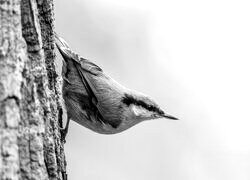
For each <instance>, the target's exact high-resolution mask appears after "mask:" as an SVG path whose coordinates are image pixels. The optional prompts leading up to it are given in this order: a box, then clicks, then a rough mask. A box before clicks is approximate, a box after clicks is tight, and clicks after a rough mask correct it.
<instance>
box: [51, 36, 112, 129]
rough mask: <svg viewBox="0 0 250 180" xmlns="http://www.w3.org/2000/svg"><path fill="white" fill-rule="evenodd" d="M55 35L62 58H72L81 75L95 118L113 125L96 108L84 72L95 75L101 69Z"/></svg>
mask: <svg viewBox="0 0 250 180" xmlns="http://www.w3.org/2000/svg"><path fill="white" fill-rule="evenodd" d="M55 37H56V45H57V48H58V49H59V52H60V53H61V54H62V56H63V58H64V60H65V61H67V60H73V62H75V67H76V69H77V71H78V74H79V76H80V77H81V81H82V83H83V85H84V87H85V89H86V91H87V94H88V97H89V100H90V103H91V104H92V107H93V109H94V111H96V112H95V114H96V120H97V121H102V122H103V123H105V124H110V125H111V126H113V124H112V122H110V121H109V120H105V119H104V118H103V116H102V114H101V112H100V111H99V109H98V99H97V97H96V95H95V93H94V92H93V90H92V88H91V86H90V84H89V82H88V80H87V79H88V78H87V77H86V72H87V73H90V74H91V75H94V76H97V75H98V73H101V72H102V69H101V68H100V67H99V66H97V65H96V64H94V63H92V62H91V61H89V60H87V59H84V58H82V57H80V56H79V55H78V54H76V53H74V52H73V51H71V50H70V49H69V46H68V44H67V43H66V42H65V41H64V40H63V39H62V38H60V37H59V36H58V35H57V34H55Z"/></svg>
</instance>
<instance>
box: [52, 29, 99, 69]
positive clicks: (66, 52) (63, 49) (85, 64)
mask: <svg viewBox="0 0 250 180" xmlns="http://www.w3.org/2000/svg"><path fill="white" fill-rule="evenodd" d="M55 41H56V46H57V48H58V49H59V51H60V53H61V55H62V56H63V58H64V60H65V61H67V60H73V61H75V62H77V63H78V64H80V65H81V67H82V68H83V69H84V70H86V71H88V72H90V73H91V74H97V73H98V72H102V69H101V68H100V67H99V66H97V65H96V64H94V63H93V62H91V61H89V60H87V59H85V58H83V57H81V56H79V55H78V54H76V53H74V52H73V51H71V50H70V47H69V45H68V43H67V42H66V41H65V40H64V39H63V38H61V37H59V36H58V35H57V33H56V32H55Z"/></svg>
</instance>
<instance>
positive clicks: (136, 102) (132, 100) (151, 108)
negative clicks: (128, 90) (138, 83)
mask: <svg viewBox="0 0 250 180" xmlns="http://www.w3.org/2000/svg"><path fill="white" fill-rule="evenodd" d="M122 102H123V103H124V104H126V105H127V106H129V105H131V104H134V105H137V106H141V107H143V108H145V109H147V110H149V111H153V112H157V113H159V114H163V113H164V112H163V111H162V110H160V109H159V108H158V107H155V106H152V105H149V104H147V103H145V102H144V101H142V100H137V99H135V98H134V97H133V96H131V95H128V94H125V95H124V97H123V99H122Z"/></svg>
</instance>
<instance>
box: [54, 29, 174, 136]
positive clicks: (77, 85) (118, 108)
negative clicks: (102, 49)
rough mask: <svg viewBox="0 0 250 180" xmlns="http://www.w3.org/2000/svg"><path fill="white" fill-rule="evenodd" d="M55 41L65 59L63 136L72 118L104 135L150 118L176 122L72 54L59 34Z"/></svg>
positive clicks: (153, 102) (86, 61)
mask: <svg viewBox="0 0 250 180" xmlns="http://www.w3.org/2000/svg"><path fill="white" fill-rule="evenodd" d="M55 38H56V45H57V48H58V49H59V52H60V53H61V55H62V57H63V59H64V61H63V67H62V77H63V88H62V94H63V98H64V102H65V107H66V110H67V115H68V119H67V124H66V127H65V128H64V129H63V131H62V133H63V136H64V137H65V136H66V134H67V131H68V126H69V121H70V119H72V120H74V121H75V122H77V123H79V124H81V125H83V126H85V127H86V128H89V129H91V130H93V131H95V132H97V133H101V134H115V133H119V132H122V131H124V130H126V129H128V128H130V127H132V126H134V125H136V124H138V123H140V122H142V121H145V120H150V119H158V118H163V117H164V118H168V119H172V120H177V118H175V117H173V116H171V115H168V114H166V113H164V111H163V110H161V109H160V107H159V106H158V105H157V104H156V103H155V101H154V100H152V99H151V98H150V97H148V96H146V95H144V94H142V93H139V92H136V91H133V90H130V89H128V88H125V87H124V86H122V85H120V84H119V83H118V82H116V81H115V80H113V79H112V78H111V77H109V76H108V75H107V74H105V73H104V72H103V70H102V69H101V68H100V67H99V66H97V65H96V64H94V63H93V62H91V61H89V60H87V59H84V58H82V57H80V56H79V55H78V54H76V53H74V52H73V51H71V50H70V48H69V46H68V44H67V43H66V42H65V41H64V40H63V39H62V38H60V37H58V35H56V34H55Z"/></svg>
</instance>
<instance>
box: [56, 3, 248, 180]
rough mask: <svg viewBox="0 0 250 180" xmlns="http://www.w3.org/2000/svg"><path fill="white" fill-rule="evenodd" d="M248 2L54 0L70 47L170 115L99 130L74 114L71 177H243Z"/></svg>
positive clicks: (245, 174)
mask: <svg viewBox="0 0 250 180" xmlns="http://www.w3.org/2000/svg"><path fill="white" fill-rule="evenodd" d="M249 9H250V2H249V1H247V0H246V1H243V0H237V1H236V0H234V1H233V0H232V1H230V0H227V1H226V0H210V1H198V0H190V1H185V0H165V1H164V0H162V1H160V0H126V1H121V0H89V1H87V0H70V1H68V0H56V1H55V15H56V30H57V33H58V34H60V35H61V36H62V37H63V38H65V39H66V40H67V41H68V43H69V44H70V46H71V47H72V49H73V50H74V51H76V52H78V53H79V54H81V55H82V56H83V57H85V58H88V59H90V60H93V61H94V62H95V63H96V64H97V65H99V66H100V67H102V69H103V70H104V71H105V72H106V73H107V74H109V75H110V76H111V77H113V78H114V79H115V80H117V81H118V82H120V83H121V84H123V85H124V86H126V87H128V88H131V89H135V90H138V91H141V92H143V93H146V94H148V95H150V96H151V97H152V98H153V99H155V100H156V101H157V102H158V103H159V104H160V106H161V107H162V109H164V110H165V111H166V112H168V113H170V114H172V115H174V116H177V117H178V118H180V119H181V120H180V121H170V120H166V119H160V120H154V121H148V122H145V123H141V124H139V125H137V126H135V127H133V128H131V129H129V130H128V131H125V132H123V133H121V134H117V135H99V134H96V133H94V132H92V131H90V130H88V129H86V128H84V127H81V126H80V125H78V124H76V123H75V122H71V123H70V128H69V133H68V136H67V138H66V141H67V143H66V145H65V149H66V157H67V162H68V167H67V168H68V176H69V179H73V180H78V179H82V180H100V179H102V180H155V179H156V180H166V179H167V180H201V179H202V180H236V179H240V180H249V179H250V141H249V138H250V130H249V128H250V113H249V112H250V110H249V108H250V83H249V78H250V21H249V18H250V11H249Z"/></svg>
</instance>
